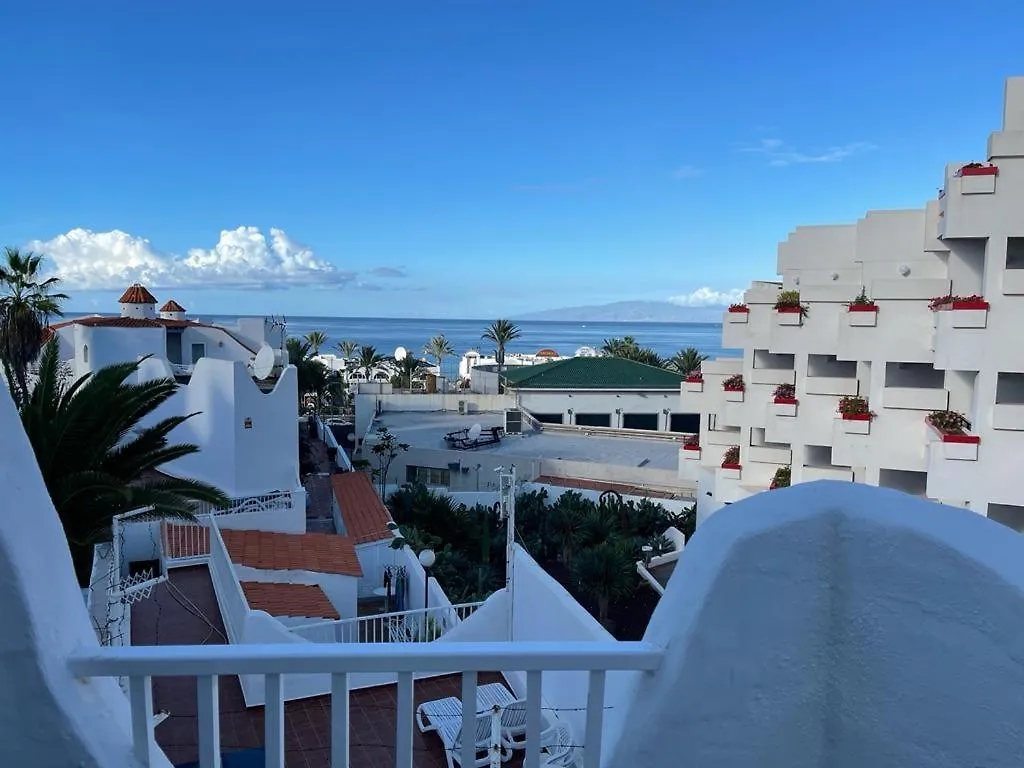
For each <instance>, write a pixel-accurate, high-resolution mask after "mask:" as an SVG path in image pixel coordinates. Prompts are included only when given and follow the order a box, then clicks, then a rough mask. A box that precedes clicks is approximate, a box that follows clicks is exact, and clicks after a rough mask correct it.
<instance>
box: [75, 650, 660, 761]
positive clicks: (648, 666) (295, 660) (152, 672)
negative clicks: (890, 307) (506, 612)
mask: <svg viewBox="0 0 1024 768" xmlns="http://www.w3.org/2000/svg"><path fill="white" fill-rule="evenodd" d="M662 654H663V651H662V650H661V649H659V648H656V647H655V646H652V645H649V644H647V643H643V642H614V641H609V642H572V643H570V642H543V643H539V642H517V643H459V644H458V646H457V647H456V646H454V645H450V644H447V643H425V644H390V643H389V644H383V645H377V644H372V645H371V644H362V645H358V644H337V645H323V644H318V643H310V644H308V645H303V644H299V645H260V646H237V645H190V646H134V647H129V648H95V649H92V650H90V651H87V652H82V653H79V654H75V655H72V656H71V657H70V659H69V661H68V663H69V667H70V670H71V672H72V674H74V675H75V676H76V677H82V678H87V677H120V676H126V677H128V678H129V699H130V702H131V715H132V738H133V741H134V747H135V753H136V756H137V758H138V761H139V764H140V765H142V766H150V765H153V764H154V763H155V762H156V759H155V758H156V744H155V741H154V739H153V714H154V713H153V692H152V678H154V677H196V678H197V691H198V700H197V715H198V717H197V719H198V730H199V765H200V766H201V768H214V766H217V765H219V764H220V712H219V706H220V697H219V694H218V680H219V677H220V676H222V675H254V674H255V675H263V676H264V678H265V686H266V708H265V720H264V728H265V736H264V740H265V747H264V748H265V751H266V763H265V764H266V766H267V767H268V768H284V764H285V763H284V755H285V727H284V725H285V717H284V695H283V693H284V687H283V684H282V683H283V676H284V675H293V674H317V673H320V674H325V673H327V674H330V675H331V708H330V713H331V714H330V717H331V729H330V745H331V760H332V762H331V765H332V766H334V768H349V766H351V765H352V763H351V762H350V758H349V709H350V700H349V675H350V674H353V673H360V672H369V673H397V676H398V691H397V697H396V699H397V703H398V712H397V717H396V720H395V722H396V726H395V763H394V764H395V766H397V768H411V766H412V764H413V763H412V759H413V751H412V745H413V730H412V729H413V675H414V674H418V673H427V674H429V673H450V672H451V671H452V670H458V671H460V672H461V673H462V696H461V698H462V730H463V732H464V733H473V732H475V730H476V727H475V726H476V712H477V674H476V673H479V672H493V671H501V670H526V697H525V707H526V748H525V752H526V755H525V757H526V761H525V765H527V766H537V765H539V764H540V748H541V740H540V738H539V737H540V734H541V723H542V712H541V705H542V701H541V685H542V682H543V674H544V672H563V671H564V672H589V689H588V695H587V705H586V728H585V732H584V733H583V734H581V735H582V745H581V746H582V747H583V766H584V768H599V766H600V765H601V749H602V744H601V741H602V735H603V723H604V709H605V706H606V704H605V681H606V676H607V672H609V671H620V670H622V671H645V672H653V671H655V670H657V668H658V666H659V665H660V663H661V659H662ZM615 705H616V706H624V703H621V702H615ZM325 737H326V734H325ZM460 750H461V752H460V759H459V763H460V764H461V765H463V766H471V765H474V764H476V762H477V761H476V757H477V756H476V745H475V744H474V740H473V739H463V740H462V746H461V748H460Z"/></svg>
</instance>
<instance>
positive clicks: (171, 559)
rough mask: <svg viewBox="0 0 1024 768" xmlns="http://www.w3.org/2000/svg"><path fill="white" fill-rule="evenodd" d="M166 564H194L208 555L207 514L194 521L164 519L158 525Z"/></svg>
mask: <svg viewBox="0 0 1024 768" xmlns="http://www.w3.org/2000/svg"><path fill="white" fill-rule="evenodd" d="M160 537H161V539H162V540H163V551H164V561H165V562H166V563H167V566H168V567H170V566H181V565H196V564H199V563H205V562H206V561H207V559H208V558H209V557H210V526H209V516H208V515H207V516H206V517H205V519H201V520H200V521H197V522H195V523H186V522H181V523H176V522H171V521H170V520H165V521H163V523H162V524H161V526H160Z"/></svg>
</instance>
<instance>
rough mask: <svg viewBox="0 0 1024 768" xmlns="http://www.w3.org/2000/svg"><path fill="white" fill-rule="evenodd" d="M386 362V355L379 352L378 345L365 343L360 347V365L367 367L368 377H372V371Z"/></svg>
mask: <svg viewBox="0 0 1024 768" xmlns="http://www.w3.org/2000/svg"><path fill="white" fill-rule="evenodd" d="M382 362H384V357H383V356H382V355H378V354H377V349H376V347H370V346H366V345H363V346H361V347H360V348H359V367H360V368H365V369H366V377H367V378H369V377H370V371H372V370H373V369H374V368H376V367H377V366H378V365H380V364H381V363H382Z"/></svg>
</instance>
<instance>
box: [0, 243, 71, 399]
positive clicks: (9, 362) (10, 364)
mask: <svg viewBox="0 0 1024 768" xmlns="http://www.w3.org/2000/svg"><path fill="white" fill-rule="evenodd" d="M3 262H4V263H2V264H0V289H2V290H3V295H2V296H0V361H2V363H3V367H4V375H5V376H6V378H7V381H8V385H9V386H10V389H11V395H12V396H13V397H14V402H15V403H21V402H23V401H24V399H25V398H26V397H28V367H29V365H31V364H32V362H33V361H34V360H35V359H36V358H37V357H39V352H40V350H41V349H42V347H43V328H44V326H45V325H46V323H47V322H48V321H49V318H51V317H60V315H61V302H62V301H64V300H65V299H67V296H66V295H64V294H63V293H54V292H53V291H54V289H55V288H56V287H57V286H58V285H59V284H60V279H59V278H56V277H50V278H47V279H46V280H42V279H41V277H42V275H41V271H42V270H41V269H40V267H41V265H42V262H43V257H42V255H40V254H35V253H32V252H31V251H29V252H28V253H25V254H22V253H21V251H19V250H18V249H17V248H5V249H4V259H3Z"/></svg>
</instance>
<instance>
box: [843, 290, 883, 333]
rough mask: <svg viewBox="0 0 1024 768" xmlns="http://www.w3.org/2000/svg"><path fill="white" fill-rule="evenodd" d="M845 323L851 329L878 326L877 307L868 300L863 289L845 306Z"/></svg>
mask: <svg viewBox="0 0 1024 768" xmlns="http://www.w3.org/2000/svg"><path fill="white" fill-rule="evenodd" d="M846 312H847V314H846V322H847V324H848V325H849V326H851V327H853V328H861V327H871V328H873V327H874V326H876V325H878V305H877V304H875V302H873V301H872V300H871V299H869V298H868V294H867V291H866V290H864V289H863V288H862V289H861V291H860V295H858V296H857V298H856V299H854V300H853V301H851V302H850V303H849V304H847V305H846Z"/></svg>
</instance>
